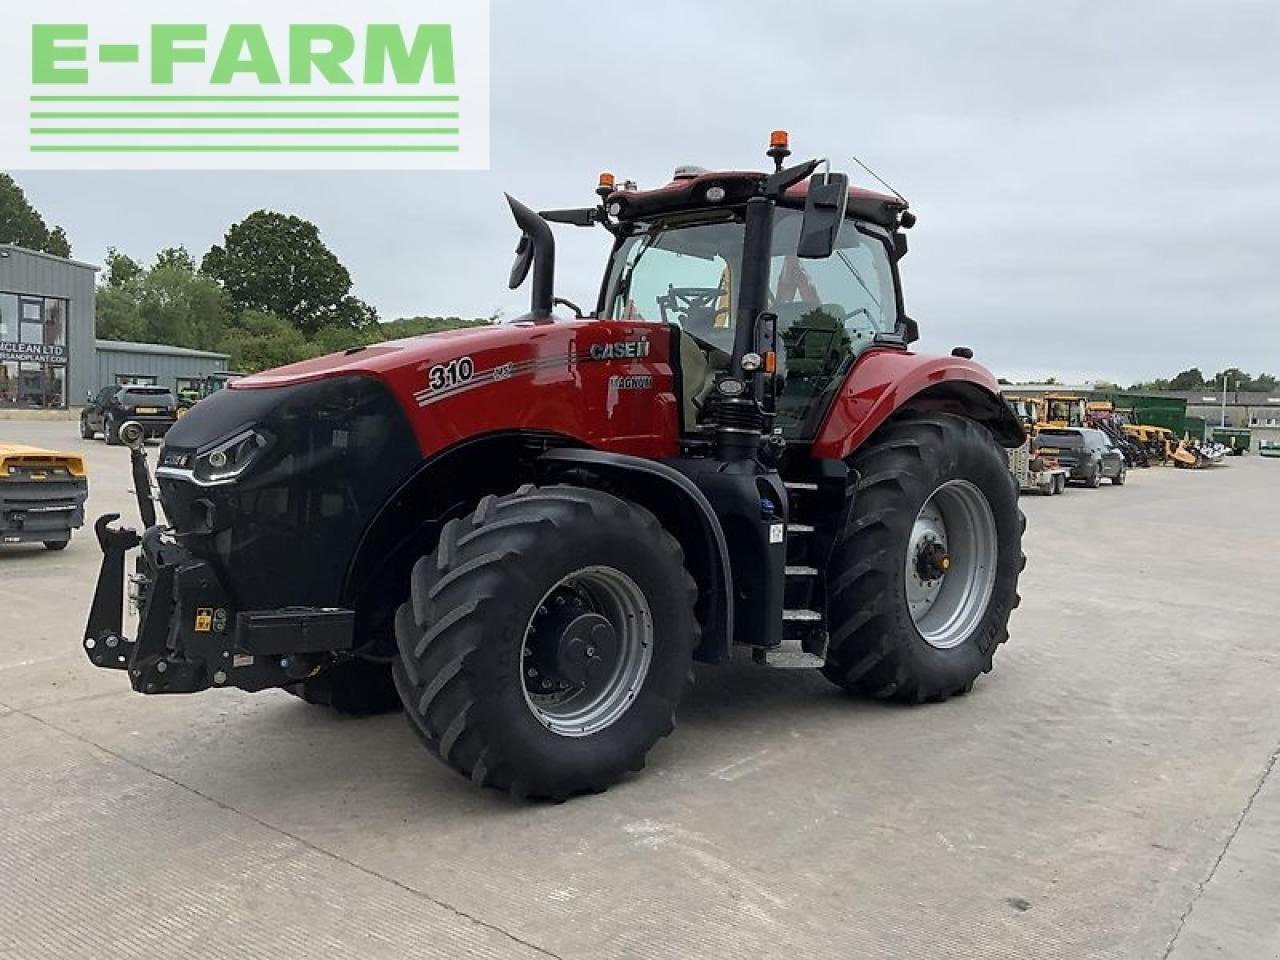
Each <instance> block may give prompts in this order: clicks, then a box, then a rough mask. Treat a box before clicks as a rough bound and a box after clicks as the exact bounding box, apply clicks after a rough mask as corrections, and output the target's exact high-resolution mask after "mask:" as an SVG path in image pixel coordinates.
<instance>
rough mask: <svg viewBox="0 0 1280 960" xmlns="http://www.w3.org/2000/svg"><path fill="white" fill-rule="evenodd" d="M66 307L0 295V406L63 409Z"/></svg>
mask: <svg viewBox="0 0 1280 960" xmlns="http://www.w3.org/2000/svg"><path fill="white" fill-rule="evenodd" d="M69 306H70V305H69V303H68V302H67V301H66V300H62V299H58V298H56V297H35V296H24V295H22V294H19V293H9V292H0V406H2V407H32V408H44V409H50V408H63V407H66V405H67V330H68V326H69V320H70V310H69Z"/></svg>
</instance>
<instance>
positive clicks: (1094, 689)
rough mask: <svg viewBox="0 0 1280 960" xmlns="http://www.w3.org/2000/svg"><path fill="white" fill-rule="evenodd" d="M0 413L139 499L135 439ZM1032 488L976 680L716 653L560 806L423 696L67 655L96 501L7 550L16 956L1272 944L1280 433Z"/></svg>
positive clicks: (1142, 948)
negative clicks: (676, 715)
mask: <svg viewBox="0 0 1280 960" xmlns="http://www.w3.org/2000/svg"><path fill="white" fill-rule="evenodd" d="M0 438H4V439H12V440H18V441H27V442H33V443H36V444H39V445H42V446H54V447H60V448H66V449H71V450H79V451H83V452H84V453H85V454H86V455H87V457H88V460H89V463H90V467H91V491H92V493H91V498H90V502H89V506H90V516H91V517H94V516H97V515H98V514H100V513H102V512H105V511H108V510H112V511H119V512H121V513H123V514H125V516H126V517H135V516H136V508H135V507H134V506H133V505H132V498H131V496H130V494H129V493H128V487H129V486H130V483H129V481H128V478H127V475H128V469H127V467H128V454H127V451H125V450H124V449H122V448H108V447H106V446H104V445H103V444H102V443H101V442H100V441H99V442H86V441H82V440H79V439H77V438H76V430H75V424H74V423H73V422H0ZM154 453H155V448H154V447H153V448H152V456H153V458H154ZM1024 508H1025V510H1026V512H1027V514H1028V518H1029V524H1028V531H1027V538H1026V552H1027V554H1028V556H1029V565H1028V567H1027V571H1026V573H1025V575H1024V577H1023V580H1022V588H1021V592H1022V596H1023V603H1022V606H1021V608H1020V609H1019V610H1018V611H1017V612H1016V614H1015V616H1014V621H1013V624H1012V640H1011V641H1010V643H1009V644H1008V646H1007V647H1005V648H1004V649H1003V650H1002V651H1001V652H1000V654H999V655H998V656H997V658H996V669H995V671H994V672H993V673H992V674H991V675H989V676H987V677H985V678H983V679H982V680H980V681H979V683H978V685H977V686H976V687H975V689H974V691H973V693H972V694H971V695H970V696H968V697H963V698H960V699H957V700H953V701H951V702H949V703H947V704H943V705H937V706H926V707H919V708H904V707H898V706H889V705H884V704H878V703H872V702H865V701H860V700H856V699H852V698H850V697H848V696H846V695H844V694H842V693H840V692H839V691H837V690H836V689H835V688H834V687H832V686H830V685H829V684H828V683H827V682H826V681H825V680H823V679H822V677H821V676H819V675H817V674H815V673H808V672H795V671H792V672H785V671H773V672H771V671H768V670H766V669H763V668H759V667H755V666H753V665H752V664H750V663H749V662H741V663H737V664H735V665H733V666H731V667H721V668H713V667H703V668H699V670H698V674H697V679H698V682H697V686H696V688H695V690H694V692H693V694H692V696H691V697H690V699H689V701H688V702H687V703H686V705H685V707H684V709H683V712H682V714H681V723H680V726H679V728H678V729H677V731H676V733H675V735H674V736H673V737H671V738H670V739H668V740H666V741H664V742H663V743H662V744H660V745H659V747H658V748H657V749H656V750H655V751H654V752H653V753H652V754H651V755H650V758H649V765H648V769H647V770H646V771H645V772H644V773H642V774H639V775H635V776H632V777H631V778H630V779H628V780H627V781H625V782H623V783H621V784H619V785H617V786H615V787H614V788H613V789H611V790H609V791H608V792H607V793H605V794H602V795H599V796H591V797H584V798H579V799H576V800H573V801H571V802H569V803H566V804H562V805H559V806H550V805H522V804H517V803H514V802H513V801H511V800H510V799H508V798H507V797H506V796H504V795H500V794H498V793H495V792H493V791H481V790H478V789H476V788H474V787H472V786H471V785H470V783H468V782H467V781H466V780H464V779H462V778H461V777H459V776H457V775H456V774H454V773H452V772H450V771H449V770H447V769H446V768H445V767H443V766H442V765H440V764H439V763H438V762H437V761H436V760H434V759H433V758H431V757H430V756H429V755H427V754H426V753H425V752H424V751H423V749H422V748H421V746H420V745H419V743H418V741H417V740H416V739H415V737H414V735H413V734H412V733H411V731H410V729H409V727H408V725H407V724H406V722H405V720H404V718H403V717H401V716H396V715H391V716H383V717H378V718H373V719H346V718H341V717H338V716H335V715H332V714H330V713H328V712H326V711H325V710H323V709H321V708H317V707H311V706H308V705H306V704H303V703H301V702H300V701H297V700H295V699H293V698H292V697H289V696H288V695H286V694H284V693H281V692H278V691H271V692H268V693H263V694H257V695H247V694H240V693H238V692H234V691H216V692H208V693H204V694H200V695H196V696H186V697H172V698H148V697H143V696H139V695H136V694H134V693H132V692H130V691H129V689H128V684H127V682H126V678H125V676H124V675H123V674H119V673H114V672H106V671H100V670H97V669H94V668H93V667H92V666H90V664H89V662H88V661H87V660H86V659H85V657H84V655H83V653H82V652H81V650H80V646H79V644H80V639H81V637H80V633H81V629H82V627H83V624H84V620H85V615H86V612H87V609H88V603H89V597H90V595H91V592H92V590H93V586H94V578H95V576H96V572H97V569H98V559H99V552H98V549H97V546H96V544H95V542H94V538H93V534H92V531H91V530H90V529H88V528H86V529H84V530H81V531H79V532H78V533H77V535H76V537H75V539H74V540H73V542H72V544H71V546H70V548H69V549H68V550H66V551H65V552H63V553H60V554H54V553H47V552H45V551H44V550H43V549H41V548H39V547H35V548H27V547H5V548H0V743H3V772H2V773H0V904H3V910H2V911H0V958H6V960H8V958H20V960H30V958H44V957H58V958H61V957H83V958H94V960H99V958H115V957H130V958H133V957H184V958H191V960H195V958H204V957H266V956H270V957H273V958H276V957H289V958H292V957H298V958H302V957H307V958H313V957H351V958H361V960H364V958H400V957H410V956H412V957H448V958H453V957H463V956H482V957H539V956H541V957H562V958H581V960H596V958H615V957H681V958H685V957H715V958H722V957H741V958H757V957H859V958H877V957H884V958H889V957H913V958H934V957H965V958H970V957H982V958H1026V957H1036V958H1040V957H1068V958H1084V957H1115V958H1124V960H1131V958H1132V960H1138V958H1150V960H1160V958H1165V957H1170V958H1173V960H1192V958H1210V957H1213V958H1223V957H1230V958H1246V960H1257V958H1271V957H1280V909H1278V908H1277V904H1280V774H1277V773H1275V772H1273V769H1272V768H1273V766H1274V765H1275V762H1276V757H1277V748H1278V746H1280V620H1278V619H1277V606H1276V603H1277V597H1280V570H1278V568H1277V563H1276V561H1277V557H1278V556H1280V551H1278V548H1280V462H1277V461H1266V460H1260V459H1259V458H1257V457H1256V456H1255V457H1246V458H1242V459H1238V460H1231V461H1229V463H1228V464H1227V465H1224V466H1221V467H1219V468H1216V469H1212V470H1207V471H1202V472H1189V471H1175V470H1173V469H1168V468H1164V469H1151V470H1134V471H1132V472H1131V473H1130V475H1129V483H1128V485H1126V486H1124V487H1112V486H1104V487H1103V488H1102V489H1099V490H1085V489H1072V490H1070V491H1069V492H1068V493H1067V494H1066V495H1065V496H1063V497H1058V498H1037V497H1028V498H1026V499H1025V500H1024Z"/></svg>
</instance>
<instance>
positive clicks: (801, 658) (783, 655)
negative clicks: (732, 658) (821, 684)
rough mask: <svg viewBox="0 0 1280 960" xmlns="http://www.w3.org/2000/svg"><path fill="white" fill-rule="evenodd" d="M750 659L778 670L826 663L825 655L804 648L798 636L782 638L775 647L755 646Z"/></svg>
mask: <svg viewBox="0 0 1280 960" xmlns="http://www.w3.org/2000/svg"><path fill="white" fill-rule="evenodd" d="M806 612H812V611H806ZM751 659H752V660H754V661H755V662H756V663H758V664H760V665H761V666H765V667H773V668H775V669H778V670H814V669H816V668H818V667H821V666H822V665H823V664H824V663H826V658H825V657H821V656H818V654H816V653H810V652H809V651H807V650H805V649H804V647H803V646H801V643H800V640H799V639H798V638H788V639H786V640H783V641H782V643H781V644H780V645H779V646H776V647H756V648H754V649H753V650H752V651H751Z"/></svg>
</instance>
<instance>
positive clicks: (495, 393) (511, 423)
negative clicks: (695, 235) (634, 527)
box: [228, 320, 680, 458]
mask: <svg viewBox="0 0 1280 960" xmlns="http://www.w3.org/2000/svg"><path fill="white" fill-rule="evenodd" d="M593 348H595V351H596V356H593V353H592V351H593ZM602 351H605V352H614V353H618V354H622V355H615V356H608V357H600V356H599V354H600V353H601V352H602ZM629 353H630V354H633V355H626V354H629ZM640 353H643V356H637V355H634V354H640ZM352 374H363V375H366V376H372V377H376V378H377V379H379V380H381V381H382V382H383V383H384V384H385V385H386V386H387V388H388V389H390V391H391V392H392V394H393V395H394V396H395V398H396V400H397V401H398V402H399V403H400V405H401V407H402V408H403V409H404V410H405V411H406V414H407V416H408V418H409V421H410V423H411V424H412V426H413V429H414V432H415V434H416V435H417V438H418V444H419V446H420V447H421V448H422V455H423V457H428V456H431V455H432V454H435V453H438V452H440V451H441V450H444V449H446V448H448V447H451V446H453V445H454V444H455V443H457V442H458V441H460V440H466V439H469V438H471V437H476V436H480V435H483V434H486V433H493V432H495V431H502V430H529V431H541V432H547V433H554V434H559V435H562V436H565V437H570V438H573V439H575V440H578V441H580V442H581V443H583V444H585V445H588V446H591V447H595V448H597V449H599V450H607V451H611V452H614V453H625V454H630V455H632V456H637V457H649V458H658V457H670V456H674V455H675V454H676V452H677V445H678V439H679V434H678V431H679V423H680V409H679V405H678V403H677V400H676V393H675V388H674V380H673V373H672V367H671V331H670V329H669V328H668V327H665V326H662V325H660V324H653V323H640V322H612V321H598V320H557V321H555V322H534V321H520V322H516V323H509V324H502V325H499V326H491V327H473V328H468V329H465V330H450V331H445V332H442V333H436V334H431V335H428V336H421V337H413V338H410V339H407V340H396V341H392V342H389V343H380V344H375V345H374V346H370V347H366V348H365V349H363V350H359V351H357V352H352V353H349V354H332V355H330V356H326V357H319V358H317V359H315V360H306V361H303V362H302V363H295V364H291V365H290V366H287V367H280V368H278V369H275V370H269V371H267V372H265V373H258V374H254V375H253V376H250V377H245V378H243V379H241V380H236V381H233V382H232V383H230V384H228V388H229V389H232V390H256V389H261V388H264V387H277V386H288V385H292V384H297V383H305V382H308V381H312V380H319V379H323V378H326V377H339V376H349V375H352ZM645 378H650V379H648V380H646V379H645Z"/></svg>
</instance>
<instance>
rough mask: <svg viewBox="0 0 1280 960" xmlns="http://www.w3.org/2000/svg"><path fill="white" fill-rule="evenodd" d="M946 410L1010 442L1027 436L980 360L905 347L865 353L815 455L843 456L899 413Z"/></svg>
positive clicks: (835, 403)
mask: <svg viewBox="0 0 1280 960" xmlns="http://www.w3.org/2000/svg"><path fill="white" fill-rule="evenodd" d="M924 412H942V413H954V414H956V415H958V416H962V417H967V418H969V419H971V420H976V421H977V422H979V423H981V424H982V425H983V426H985V427H986V428H987V429H988V430H990V431H991V434H992V436H994V437H995V439H996V441H997V442H999V443H1000V444H1001V445H1002V446H1005V447H1020V446H1022V444H1023V442H1024V441H1025V440H1026V434H1025V431H1024V430H1023V426H1022V423H1021V422H1020V421H1019V420H1018V418H1017V416H1015V415H1014V413H1013V411H1012V410H1011V409H1009V405H1008V404H1007V403H1005V402H1004V400H1003V399H1002V398H1001V397H1000V386H999V384H998V383H997V382H996V378H995V377H994V376H992V374H991V372H990V371H989V370H987V369H986V368H985V367H983V366H982V365H981V364H977V363H974V362H973V361H972V360H967V359H964V358H962V357H931V356H923V355H920V354H915V353H908V352H905V351H900V350H872V351H869V352H868V353H865V354H863V355H862V356H861V357H860V358H859V359H858V362H857V363H855V364H854V366H853V369H852V370H851V371H849V376H848V377H847V378H846V379H845V382H844V384H843V386H841V388H840V390H839V391H838V392H837V394H836V397H835V400H834V401H833V402H832V404H831V409H830V410H829V411H828V412H827V416H826V419H825V420H824V421H823V423H822V426H821V427H820V428H819V430H818V435H817V437H816V439H815V440H814V444H813V455H814V456H815V457H821V458H826V459H836V460H843V459H844V458H846V457H848V456H849V454H851V453H852V452H853V451H854V450H856V449H858V447H860V446H861V445H862V444H863V443H865V442H866V440H867V439H868V438H869V437H870V436H871V435H872V434H873V433H875V431H876V430H877V429H879V427H880V426H882V425H883V424H884V423H885V422H886V421H888V420H889V419H890V418H891V417H893V416H895V415H897V414H899V413H924Z"/></svg>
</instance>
